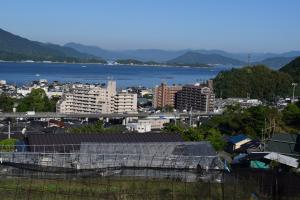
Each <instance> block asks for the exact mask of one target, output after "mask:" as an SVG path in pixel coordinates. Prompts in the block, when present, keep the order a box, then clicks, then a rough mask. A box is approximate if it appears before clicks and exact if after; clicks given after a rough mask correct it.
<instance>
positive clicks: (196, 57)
mask: <svg viewBox="0 0 300 200" xmlns="http://www.w3.org/2000/svg"><path fill="white" fill-rule="evenodd" d="M167 63H169V64H174V63H176V64H185V65H189V64H223V65H228V64H231V65H243V64H245V63H244V62H242V61H240V60H236V59H232V58H227V57H225V56H221V55H218V54H202V53H197V52H187V53H185V54H183V55H181V56H179V57H177V58H175V59H172V60H169V61H168V62H167Z"/></svg>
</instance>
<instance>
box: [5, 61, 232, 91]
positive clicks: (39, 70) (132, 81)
mask: <svg viewBox="0 0 300 200" xmlns="http://www.w3.org/2000/svg"><path fill="white" fill-rule="evenodd" d="M227 69H229V67H226V66H215V67H212V68H193V67H171V66H168V67H165V66H137V65H134V66H131V65H103V64H61V63H11V62H2V63H0V80H6V81H7V83H9V84H16V85H19V86H20V85H24V84H29V83H30V82H32V81H34V80H40V79H47V80H48V81H49V82H52V81H59V82H62V83H66V82H73V83H74V82H81V83H103V82H105V81H106V80H108V79H114V80H116V81H117V86H118V87H119V88H126V87H130V86H145V87H153V86H155V85H159V84H160V83H161V82H167V83H168V84H189V83H195V82H201V81H205V80H208V79H211V78H214V77H215V76H216V75H217V74H218V73H219V72H220V71H222V70H227Z"/></svg>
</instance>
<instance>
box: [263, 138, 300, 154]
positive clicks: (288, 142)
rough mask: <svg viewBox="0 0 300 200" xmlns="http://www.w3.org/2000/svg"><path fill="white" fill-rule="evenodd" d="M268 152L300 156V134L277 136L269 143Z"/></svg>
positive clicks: (267, 144) (267, 145)
mask: <svg viewBox="0 0 300 200" xmlns="http://www.w3.org/2000/svg"><path fill="white" fill-rule="evenodd" d="M266 151H273V152H277V153H281V154H286V155H295V156H300V134H287V133H281V134H276V135H274V136H273V137H272V138H271V139H270V140H269V141H267V143H266Z"/></svg>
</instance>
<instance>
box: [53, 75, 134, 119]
mask: <svg viewBox="0 0 300 200" xmlns="http://www.w3.org/2000/svg"><path fill="white" fill-rule="evenodd" d="M56 111H57V112H59V113H81V114H92V113H114V112H133V111H135V112H136V111H137V98H136V96H135V95H134V94H128V93H124V94H123V93H119V94H117V92H116V82H115V81H111V80H110V81H108V82H107V85H106V87H101V86H96V85H85V84H74V85H72V87H71V88H70V89H69V90H68V91H65V92H64V94H63V96H62V99H61V100H60V101H58V102H57V106H56Z"/></svg>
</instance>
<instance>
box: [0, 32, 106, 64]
mask: <svg viewBox="0 0 300 200" xmlns="http://www.w3.org/2000/svg"><path fill="white" fill-rule="evenodd" d="M0 60H6V61H21V60H34V61H43V60H48V61H58V62H104V60H102V59H99V58H97V57H95V56H91V55H88V54H83V53H80V52H78V51H76V50H74V49H71V48H68V47H62V46H59V45H55V44H45V43H41V42H35V41H31V40H28V39H25V38H22V37H20V36H17V35H14V34H12V33H9V32H7V31H4V30H2V29H0Z"/></svg>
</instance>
